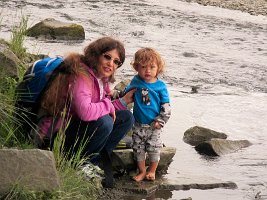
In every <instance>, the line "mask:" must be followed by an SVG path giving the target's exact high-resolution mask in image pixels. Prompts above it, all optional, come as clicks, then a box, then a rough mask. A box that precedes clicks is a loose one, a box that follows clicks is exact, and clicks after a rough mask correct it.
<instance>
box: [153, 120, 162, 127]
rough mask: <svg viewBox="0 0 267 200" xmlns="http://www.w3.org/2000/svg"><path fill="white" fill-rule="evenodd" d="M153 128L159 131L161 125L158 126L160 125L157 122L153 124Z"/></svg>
mask: <svg viewBox="0 0 267 200" xmlns="http://www.w3.org/2000/svg"><path fill="white" fill-rule="evenodd" d="M154 127H155V128H156V129H161V125H160V123H159V122H156V121H155V122H154Z"/></svg>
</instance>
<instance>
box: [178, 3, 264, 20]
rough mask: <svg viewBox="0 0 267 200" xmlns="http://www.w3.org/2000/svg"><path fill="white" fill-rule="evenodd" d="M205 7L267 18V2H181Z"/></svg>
mask: <svg viewBox="0 0 267 200" xmlns="http://www.w3.org/2000/svg"><path fill="white" fill-rule="evenodd" d="M181 1H185V2H190V3H193V2H194V3H198V4H201V5H204V6H217V7H221V8H227V9H231V10H240V11H242V12H248V13H249V14H251V15H264V16H267V0H181Z"/></svg>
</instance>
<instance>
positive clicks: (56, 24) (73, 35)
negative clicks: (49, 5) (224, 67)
mask: <svg viewBox="0 0 267 200" xmlns="http://www.w3.org/2000/svg"><path fill="white" fill-rule="evenodd" d="M27 35H28V36H30V37H36V38H40V37H44V38H45V39H60V40H84V39H85V32H84V28H83V27H82V26H81V25H78V24H74V23H66V22H61V21H58V20H55V19H53V18H48V19H45V20H43V21H41V22H39V23H37V24H35V25H34V26H33V27H31V28H29V29H28V30H27Z"/></svg>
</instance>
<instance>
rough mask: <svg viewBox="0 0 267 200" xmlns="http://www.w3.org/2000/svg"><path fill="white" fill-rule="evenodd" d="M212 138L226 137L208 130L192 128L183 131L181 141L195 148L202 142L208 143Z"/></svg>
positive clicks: (223, 134) (198, 127)
mask: <svg viewBox="0 0 267 200" xmlns="http://www.w3.org/2000/svg"><path fill="white" fill-rule="evenodd" d="M212 138H220V139H226V138H227V135H226V134H225V133H221V132H217V131H213V130H211V129H208V128H203V127H200V126H194V127H191V128H190V129H188V130H186V131H185V133H184V137H183V140H184V142H185V143H187V144H190V145H192V146H196V145H198V144H200V143H202V142H205V141H209V140H211V139H212Z"/></svg>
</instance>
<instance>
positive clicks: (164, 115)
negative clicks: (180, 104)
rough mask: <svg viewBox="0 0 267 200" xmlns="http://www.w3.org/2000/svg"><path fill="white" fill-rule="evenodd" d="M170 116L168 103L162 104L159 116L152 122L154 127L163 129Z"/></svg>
mask: <svg viewBox="0 0 267 200" xmlns="http://www.w3.org/2000/svg"><path fill="white" fill-rule="evenodd" d="M170 116H171V106H170V103H163V104H162V105H161V110H160V113H159V115H158V116H157V117H156V118H155V120H154V127H155V128H156V129H160V128H162V127H164V125H165V124H166V123H167V121H168V120H169V118H170Z"/></svg>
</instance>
